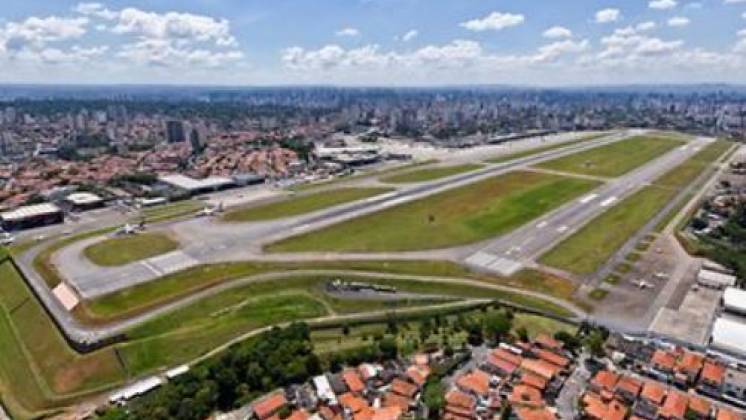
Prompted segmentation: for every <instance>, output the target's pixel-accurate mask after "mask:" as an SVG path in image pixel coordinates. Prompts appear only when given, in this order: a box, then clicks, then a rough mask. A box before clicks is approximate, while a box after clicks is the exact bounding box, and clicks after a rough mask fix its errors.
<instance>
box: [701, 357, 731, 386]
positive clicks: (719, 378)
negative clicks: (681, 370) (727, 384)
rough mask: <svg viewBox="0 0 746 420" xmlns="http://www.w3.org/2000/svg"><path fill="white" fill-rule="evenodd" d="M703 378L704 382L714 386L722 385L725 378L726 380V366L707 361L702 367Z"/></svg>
mask: <svg viewBox="0 0 746 420" xmlns="http://www.w3.org/2000/svg"><path fill="white" fill-rule="evenodd" d="M701 377H702V380H705V381H707V382H710V383H713V384H722V383H723V378H725V366H723V365H721V364H718V363H715V362H712V361H709V360H707V361H705V364H704V366H703V367H702V374H701Z"/></svg>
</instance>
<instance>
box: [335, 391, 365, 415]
mask: <svg viewBox="0 0 746 420" xmlns="http://www.w3.org/2000/svg"><path fill="white" fill-rule="evenodd" d="M338 399H339V404H340V405H341V406H342V407H345V408H348V409H349V410H350V411H352V412H353V413H358V412H360V411H362V410H364V409H366V408H368V402H367V401H365V400H364V399H362V398H360V397H358V396H357V395H354V394H352V393H351V392H347V393H345V394H342V395H340V396H339V398H338Z"/></svg>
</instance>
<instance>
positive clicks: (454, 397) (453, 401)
mask: <svg viewBox="0 0 746 420" xmlns="http://www.w3.org/2000/svg"><path fill="white" fill-rule="evenodd" d="M446 404H448V405H450V406H454V407H460V408H463V409H466V410H469V411H471V410H473V409H474V406H475V405H476V401H475V400H474V397H472V396H471V395H469V394H467V393H465V392H461V391H459V390H457V389H453V390H451V391H449V392H448V393H447V394H446Z"/></svg>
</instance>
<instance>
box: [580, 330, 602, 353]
mask: <svg viewBox="0 0 746 420" xmlns="http://www.w3.org/2000/svg"><path fill="white" fill-rule="evenodd" d="M605 341H606V340H605V339H604V337H603V334H601V332H599V331H597V330H595V331H593V332H591V333H590V334H589V335H588V337H586V339H585V342H584V344H585V347H586V349H588V351H589V352H590V353H591V354H592V355H594V356H596V357H602V356H604V355H605V352H604V342H605Z"/></svg>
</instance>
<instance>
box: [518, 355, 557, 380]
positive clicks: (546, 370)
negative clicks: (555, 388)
mask: <svg viewBox="0 0 746 420" xmlns="http://www.w3.org/2000/svg"><path fill="white" fill-rule="evenodd" d="M521 369H522V370H528V371H531V372H533V373H535V374H537V375H539V376H541V377H542V378H544V379H552V378H554V377H555V375H557V374H558V373H559V371H560V368H558V367H557V366H555V365H553V364H551V363H549V362H545V361H543V360H539V359H523V362H521Z"/></svg>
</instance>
